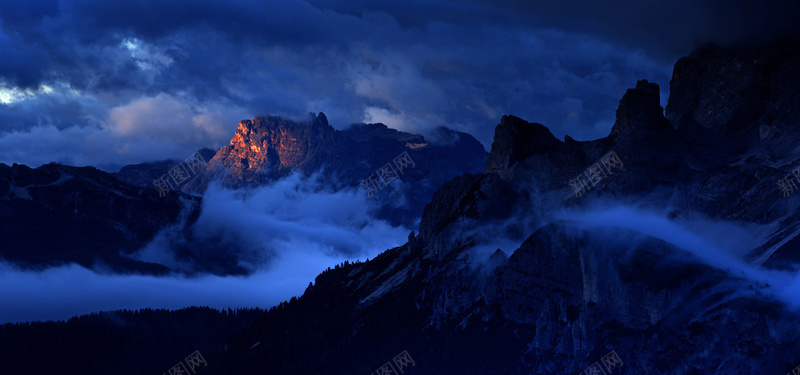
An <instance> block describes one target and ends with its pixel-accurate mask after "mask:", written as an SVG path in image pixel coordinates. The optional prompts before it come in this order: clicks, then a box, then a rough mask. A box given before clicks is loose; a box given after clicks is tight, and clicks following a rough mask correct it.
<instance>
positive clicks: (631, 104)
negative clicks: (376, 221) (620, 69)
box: [609, 80, 664, 136]
mask: <svg viewBox="0 0 800 375" xmlns="http://www.w3.org/2000/svg"><path fill="white" fill-rule="evenodd" d="M663 118H664V109H663V108H661V95H660V94H659V89H658V84H655V83H652V82H648V81H647V80H640V81H637V82H636V87H634V88H632V89H628V91H626V92H625V95H624V96H623V97H622V99H621V100H620V101H619V107H617V121H616V122H615V123H614V126H613V127H612V128H611V133H610V134H609V135H610V136H616V135H618V134H620V133H621V132H624V131H625V130H626V129H630V128H633V127H642V126H653V125H661V124H663V123H664V121H663Z"/></svg>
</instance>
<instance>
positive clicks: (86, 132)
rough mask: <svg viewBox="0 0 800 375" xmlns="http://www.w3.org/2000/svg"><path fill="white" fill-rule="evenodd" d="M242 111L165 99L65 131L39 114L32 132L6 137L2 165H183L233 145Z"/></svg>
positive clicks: (1, 142)
mask: <svg viewBox="0 0 800 375" xmlns="http://www.w3.org/2000/svg"><path fill="white" fill-rule="evenodd" d="M48 95H53V96H58V95H62V93H53V94H48ZM55 100H57V99H55ZM41 103H42V101H39V102H38V104H41ZM240 111H241V110H240V109H237V108H236V107H233V106H232V107H225V106H223V105H221V104H214V103H212V104H210V105H197V104H193V103H192V100H191V99H190V98H179V97H174V96H171V95H168V94H159V95H156V96H153V97H140V98H137V99H134V100H132V101H131V102H129V103H125V104H122V105H119V106H116V107H113V108H110V110H109V112H108V115H107V117H96V116H104V114H103V113H97V114H95V115H88V114H87V115H85V116H82V117H83V118H84V119H85V121H86V122H87V123H89V124H92V125H86V126H78V125H68V126H64V124H63V123H61V122H60V121H59V123H56V122H55V121H57V120H59V119H58V117H54V116H51V115H49V114H47V113H45V114H39V115H37V116H36V118H35V120H36V125H32V126H31V127H29V128H28V129H25V130H23V129H18V130H12V131H8V132H5V133H0V163H6V164H12V163H24V164H29V165H31V166H34V167H35V166H39V165H42V164H46V163H49V162H53V161H55V162H60V163H62V164H69V165H79V166H83V165H93V166H96V167H100V168H103V169H106V170H109V171H116V170H117V169H119V167H121V166H122V165H125V164H132V163H138V162H141V161H147V160H163V159H170V158H172V159H182V158H185V157H186V156H187V155H191V154H193V153H194V152H195V151H196V150H197V149H199V148H201V147H204V146H208V147H217V148H218V147H221V146H222V145H224V144H227V143H228V140H229V139H230V137H231V135H230V134H229V124H231V123H235V121H238V120H234V119H236V118H239V117H241V116H238V115H237V113H238V112H240ZM61 120H63V118H62V119H61Z"/></svg>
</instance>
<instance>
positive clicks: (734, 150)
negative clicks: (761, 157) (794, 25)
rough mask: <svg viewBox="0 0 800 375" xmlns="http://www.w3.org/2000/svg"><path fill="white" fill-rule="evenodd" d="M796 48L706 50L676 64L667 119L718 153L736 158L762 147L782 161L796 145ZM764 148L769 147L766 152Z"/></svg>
mask: <svg viewBox="0 0 800 375" xmlns="http://www.w3.org/2000/svg"><path fill="white" fill-rule="evenodd" d="M799 67H800V48H798V43H795V42H786V43H783V44H779V45H776V46H773V47H772V48H770V49H760V48H759V49H756V48H722V47H719V46H714V45H709V46H706V47H704V48H701V49H699V50H697V51H695V52H693V53H692V54H690V55H689V56H687V57H683V58H681V59H680V60H678V62H677V63H676V64H675V69H674V70H673V75H672V80H671V81H670V91H671V92H679V93H680V95H672V96H670V98H669V103H668V104H667V108H666V113H667V118H668V119H669V120H670V121H671V122H672V125H673V126H674V127H675V128H676V129H678V130H680V131H681V132H682V134H684V135H685V136H686V137H687V138H690V139H692V140H693V141H695V142H698V143H702V144H703V145H704V146H706V147H708V148H711V149H712V150H713V151H715V152H717V153H722V154H725V155H729V154H733V156H735V155H739V154H741V153H743V152H746V150H749V149H752V148H753V147H755V146H757V145H761V144H762V143H764V142H766V145H762V146H765V147H764V149H766V150H769V152H770V153H772V154H774V155H776V156H778V157H781V156H786V155H787V154H788V153H791V152H792V151H793V150H794V147H796V146H795V145H796V143H797V141H798V137H799V135H798V132H797V131H796V124H797V122H798V120H800V110H798V107H797V103H798V101H800V87H798V85H797V84H796V82H797V81H798V79H800V68H799ZM767 146H768V147H767Z"/></svg>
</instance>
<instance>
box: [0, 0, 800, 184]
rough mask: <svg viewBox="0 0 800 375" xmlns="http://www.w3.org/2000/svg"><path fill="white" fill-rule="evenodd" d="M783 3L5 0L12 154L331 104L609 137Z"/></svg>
mask: <svg viewBox="0 0 800 375" xmlns="http://www.w3.org/2000/svg"><path fill="white" fill-rule="evenodd" d="M783 3H784V2H781V1H772V2H769V1H768V2H762V3H759V4H750V3H748V2H744V1H729V2H724V3H721V2H714V1H688V0H678V1H654V0H649V1H628V0H626V1H621V0H614V1H605V2H602V4H600V3H597V2H592V1H584V0H568V1H561V2H558V4H552V3H550V4H548V3H545V2H528V3H524V4H523V3H521V2H513V1H491V2H490V1H481V0H468V1H459V2H455V1H450V0H444V1H443V0H434V1H418V0H411V1H382V2H367V1H361V0H357V1H344V0H309V1H300V0H274V1H267V2H264V1H250V0H245V1H241V0H240V1H231V2H224V3H223V2H213V1H208V0H194V1H163V0H143V1H113V2H110V1H96V0H73V1H57V0H33V1H25V2H17V1H15V2H12V1H8V0H0V55H2V58H0V163H7V164H10V163H14V162H16V163H23V164H28V165H31V166H38V165H41V164H44V163H47V162H51V161H57V162H61V163H64V164H71V165H94V166H97V167H100V168H102V169H106V170H110V171H113V170H116V169H117V168H119V167H120V166H121V165H124V164H129V163H138V162H143V161H148V160H158V159H165V158H183V157H186V155H190V154H191V153H192V152H193V151H194V150H196V149H198V148H201V147H212V148H217V147H221V146H223V145H225V144H227V143H228V141H229V140H230V138H231V137H232V135H233V132H234V131H235V129H236V125H237V124H238V122H239V121H240V120H242V119H246V118H252V117H253V116H255V115H266V114H277V115H283V116H287V117H292V118H305V116H306V114H307V113H308V112H319V111H322V112H325V114H326V115H327V117H328V119H329V120H330V122H331V124H332V125H333V126H334V127H336V128H344V127H346V126H348V125H349V124H351V123H354V122H383V123H385V124H387V125H389V126H390V127H394V128H397V129H401V130H406V131H410V132H415V133H421V134H423V135H424V134H426V132H428V131H429V130H430V129H433V128H435V127H437V126H441V125H444V126H448V127H451V128H455V129H458V130H462V131H466V132H469V133H471V134H473V135H474V136H476V137H477V138H478V139H479V140H480V141H481V142H482V143H483V144H484V146H485V147H486V148H487V150H488V149H489V148H490V146H491V137H492V135H493V132H494V126H495V125H496V124H497V123H498V122H499V120H500V117H501V116H502V115H504V114H513V115H516V116H519V117H522V118H524V119H526V120H528V121H534V122H540V123H542V124H544V125H546V126H548V127H550V128H551V130H552V131H553V133H554V134H555V135H556V136H557V137H559V138H563V136H564V135H565V134H569V135H571V136H573V137H574V138H576V139H579V140H587V139H595V138H599V137H603V136H605V135H607V134H608V132H609V131H610V129H611V125H612V123H613V121H614V111H615V110H616V107H617V104H618V101H619V99H620V98H621V97H622V95H623V94H624V92H625V90H626V89H627V88H630V87H633V86H634V85H635V84H636V81H637V80H639V79H647V80H649V81H652V82H656V83H658V84H659V85H660V86H661V91H662V102H663V103H665V102H666V96H667V94H668V92H669V87H668V83H669V79H670V75H671V70H672V64H673V63H674V62H675V60H676V59H677V58H679V57H680V56H683V55H686V54H688V53H689V52H691V50H692V49H693V48H695V47H696V46H698V45H700V44H703V43H707V42H711V41H713V42H717V43H731V42H741V41H744V42H753V41H760V40H762V39H765V38H772V37H775V36H776V35H782V34H785V33H786V32H788V31H791V30H793V29H795V28H796V27H797V26H796V25H795V24H796V22H794V19H792V18H793V17H794V15H796V14H798V13H797V12H796V9H791V8H796V7H797V6H795V5H784V4H783ZM785 3H787V4H788V2H785Z"/></svg>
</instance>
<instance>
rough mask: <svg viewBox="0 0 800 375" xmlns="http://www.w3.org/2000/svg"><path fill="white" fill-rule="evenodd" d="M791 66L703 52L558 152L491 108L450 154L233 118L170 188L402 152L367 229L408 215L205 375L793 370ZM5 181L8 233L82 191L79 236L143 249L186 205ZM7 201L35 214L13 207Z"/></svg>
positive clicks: (52, 172) (42, 179)
mask: <svg viewBox="0 0 800 375" xmlns="http://www.w3.org/2000/svg"><path fill="white" fill-rule="evenodd" d="M798 63H800V48H798V47H797V44H794V43H787V44H782V45H777V46H773V47H771V48H769V49H734V48H721V47H716V46H707V47H704V48H701V49H699V50H697V51H695V52H693V53H692V54H691V55H689V56H687V57H684V58H682V59H680V60H679V61H678V62H677V63H676V64H675V68H674V73H673V77H672V81H671V82H670V97H669V100H668V104H667V107H666V111H665V110H664V109H663V108H662V107H661V105H660V97H659V88H658V86H657V85H656V84H655V83H651V82H648V81H645V80H643V81H639V82H637V83H636V85H635V87H634V88H631V89H629V90H628V91H627V92H626V93H625V95H624V96H623V97H622V99H621V100H620V103H619V106H618V108H617V112H616V121H615V123H614V125H613V127H612V129H611V131H610V133H609V135H608V136H607V137H605V138H602V139H598V140H594V141H584V142H579V141H576V140H574V139H572V138H570V137H568V136H567V137H565V139H564V140H563V141H561V140H559V139H557V138H555V137H554V136H553V135H552V133H551V132H550V131H549V130H548V128H547V127H545V126H544V125H541V124H537V123H530V122H527V121H525V120H523V119H520V118H517V117H514V116H503V118H502V119H501V121H500V124H498V125H497V127H496V130H495V135H494V142H493V144H492V147H491V152H490V153H489V154H488V155H487V154H485V152H484V151H483V148H482V147H480V144H479V143H477V141H475V140H474V138H472V137H471V136H469V135H466V134H464V133H458V132H454V131H451V130H446V129H441V130H440V131H441V132H445V133H447V134H446V135H449V137H437V138H451V139H454V142H453V143H452V144H446V145H444V144H441V145H436V144H431V143H429V142H427V141H425V139H424V138H423V137H422V136H419V135H413V134H408V133H403V132H397V131H393V130H391V129H388V128H386V127H385V126H382V125H379V124H372V125H357V126H353V127H351V128H350V129H347V130H344V131H337V130H334V129H333V128H332V127H331V126H330V125H329V124H328V123H327V119H326V118H325V116H324V115H323V114H318V115H311V116H310V117H309V119H308V121H306V122H302V123H299V122H293V121H289V120H286V119H282V118H279V117H256V118H255V119H253V120H252V121H250V120H245V121H242V122H241V123H240V124H239V127H238V129H237V131H236V134H235V136H234V137H233V139H232V140H231V144H230V145H228V146H225V147H223V148H222V149H221V150H219V151H218V152H217V153H216V155H215V156H214V157H213V158H212V159H211V161H210V163H209V164H208V166H207V167H206V169H205V171H204V172H203V173H202V174H201V175H199V177H198V178H197V179H195V180H194V181H193V182H192V184H191V186H189V187H187V189H196V190H197V191H201V190H202V188H203V187H204V186H205V185H206V184H208V183H209V181H212V180H214V179H215V178H216V179H219V180H220V181H222V183H223V184H225V185H227V186H229V187H231V188H238V189H249V188H253V187H256V186H260V185H263V184H268V183H270V182H271V181H275V180H277V179H281V178H284V177H286V176H287V175H288V174H290V173H292V172H295V171H300V172H302V173H305V174H311V173H322V174H324V175H325V176H327V178H328V179H329V180H330V181H331V184H332V185H333V186H336V187H337V188H344V187H350V188H353V187H359V186H360V185H361V183H362V182H363V181H364V179H367V178H369V177H370V176H372V175H373V174H374V173H376V171H378V170H379V169H380V168H382V167H383V166H385V165H386V164H390V163H392V162H393V161H394V159H395V158H396V157H398V156H399V155H401V154H402V153H407V154H408V156H409V157H410V158H411V159H412V160H413V161H414V164H415V166H414V167H413V168H408V169H407V170H405V171H404V173H403V175H402V177H401V179H402V180H403V184H405V185H404V186H406V187H407V188H408V189H409V190H407V191H411V192H413V193H412V194H411V195H410V198H409V201H408V202H409V204H408V206H407V207H400V208H396V207H395V208H393V207H391V205H387V207H384V208H383V209H382V211H381V213H380V215H381V217H382V218H385V219H386V220H389V221H391V222H394V223H409V222H412V221H413V220H414V218H415V217H418V216H419V215H420V214H421V220H420V221H419V225H418V231H415V232H413V233H411V235H410V236H409V238H408V242H407V243H406V244H404V245H402V246H399V247H396V248H392V249H388V250H386V251H385V252H383V253H382V254H381V255H379V256H378V257H376V258H374V259H371V260H369V261H367V262H355V263H350V262H347V263H344V264H341V265H337V266H334V267H333V268H331V269H328V270H325V271H324V272H322V273H321V274H320V275H319V276H318V277H317V278H316V280H315V282H314V283H313V285H309V287H308V288H307V289H306V291H305V293H304V294H303V296H302V297H300V298H292V300H290V301H288V302H285V303H282V304H280V305H279V306H276V307H274V308H272V309H270V310H269V311H268V312H266V313H265V314H263V316H261V317H260V318H258V319H257V320H255V322H254V323H253V324H252V325H251V326H250V327H249V328H247V329H244V330H242V331H240V332H239V333H238V334H236V335H234V336H231V337H230V338H229V339H228V340H227V341H226V345H227V346H226V349H225V350H223V351H221V352H216V353H213V354H212V355H210V356H209V358H212V359H210V360H209V361H208V367H207V368H204V369H203V370H202V371H203V372H202V373H206V374H244V373H264V374H316V373H323V374H359V373H362V374H368V373H384V374H386V373H392V374H393V373H400V372H399V371H401V370H402V373H403V374H560V373H569V374H575V373H585V374H592V373H606V374H659V375H663V374H675V375H677V374H709V373H714V374H784V373H787V372H789V371H791V369H792V368H794V367H795V366H797V365H800V312H799V311H798V306H800V304H798V303H797V302H796V301H798V300H800V299H797V298H798V297H800V291H798V285H800V284H798V281H797V280H798V278H797V275H796V270H797V269H798V263H800V250H799V249H798V240H800V238H798V235H800V216H798V215H800V214H798V212H797V210H796V208H797V207H798V206H800V194H798V193H797V190H800V189H798V188H797V186H800V172H797V173H795V172H794V171H795V170H796V169H795V168H797V167H800V149H798V148H797V144H798V142H797V141H798V138H800V130H798V124H800V64H798ZM390 166H391V164H390ZM395 166H397V165H396V164H395ZM478 166H480V168H479V169H480V170H477V171H476V168H478ZM3 168H5V169H0V178H2V179H0V196H2V197H4V198H3V199H2V200H0V212H4V211H3V210H5V212H8V213H7V214H5V215H6V216H2V217H4V218H8V219H7V220H9V222H11V221H12V220H15V221H16V222H19V223H21V224H18V225H19V226H20V228H22V227H24V223H33V222H35V220H39V219H38V217H45V216H47V214H48V213H49V212H51V211H47V210H55V211H54V212H57V213H58V215H60V216H58V217H57V220H56V219H50V220H52V222H53V225H60V224H59V223H62V220H63V222H65V223H70V224H69V225H77V224H74V223H78V221H76V220H77V219H74V218H71V217H70V216H69V215H76V214H75V213H74V211H70V209H71V208H72V206H71V205H73V204H75V203H74V202H75V201H76V200H75V199H74V198H69V197H83V199H84V200H83V201H80V200H78V202H79V208H80V207H84V208H83V211H81V209H78V212H87V211H88V213H84V214H83V215H86V218H85V219H81V220H84V221H87V223H88V224H87V225H94V226H98V225H99V226H98V227H99V228H106V229H105V230H106V231H108V232H109V233H110V231H111V229H110V228H112V227H118V226H117V224H118V223H119V224H122V225H123V227H122V228H118V229H117V232H119V233H120V234H119V235H117V236H118V237H119V238H117V237H115V239H113V240H109V241H108V243H110V244H117V243H122V242H123V239H122V237H123V236H124V235H126V234H127V235H128V236H129V237H130V238H135V239H138V241H140V242H139V243H141V241H145V240H146V239H147V238H149V237H148V236H152V234H153V233H154V231H155V230H157V228H158V227H159V226H160V225H165V224H166V223H170V222H174V220H175V217H176V216H177V215H178V211H179V208H178V207H179V204H178V200H179V199H184V198H187V197H188V196H186V195H184V194H182V193H177V192H173V193H170V194H168V195H167V196H166V197H165V198H158V196H157V194H156V193H155V190H154V189H152V188H138V189H137V188H135V187H133V186H132V185H129V184H126V183H122V182H119V181H117V180H115V179H113V178H112V177H111V176H110V175H108V174H105V173H102V172H99V171H96V170H93V169H80V168H72V167H64V166H58V165H48V166H43V167H41V168H39V169H37V170H31V169H28V168H26V167H22V166H16V165H15V166H14V167H7V166H3ZM4 170H5V171H6V172H3V171H4ZM128 170H130V168H129V169H128ZM154 173H155V172H154ZM156 174H157V173H156ZM26 176H37V177H35V178H34V177H26ZM69 176H73V177H69ZM398 177H399V174H398ZM793 178H794V179H795V180H792V179H793ZM70 181H72V182H70ZM781 181H782V182H781ZM78 182H80V183H79V184H77V183H78ZM74 184H76V185H74ZM792 184H795V185H796V186H795V187H794V188H792V186H793V185H792ZM387 186H388V185H387ZM48 191H51V192H50V193H49V195H48V194H45V193H46V192H48ZM84 191H89V192H92V194H94V195H92V196H96V197H97V200H93V201H92V202H93V205H91V206H90V207H94V208H93V209H92V210H89V207H85V206H80V202H87V199H88V198H86V194H88V193H84ZM43 192H44V193H43ZM382 192H383V193H388V192H389V191H387V190H379V191H376V192H374V195H375V198H376V199H380V194H381V193H382ZM188 199H189V201H190V202H195V200H193V199H199V198H190V197H189V198H188ZM161 201H164V202H167V203H168V205H166V206H164V208H163V210H166V211H167V212H169V213H170V214H167V213H164V212H160V213H159V212H154V213H150V212H148V213H147V214H148V215H155V217H154V218H151V219H149V221H147V223H146V224H147V225H145V227H144V228H141V229H140V231H138V232H136V231H132V229H130V228H131V227H133V225H134V224H132V223H128V222H126V221H125V220H122V219H115V220H114V221H109V220H106V221H103V220H100V218H109V217H112V218H116V217H117V216H110V215H122V216H123V217H129V216H130V215H132V212H134V211H135V212H146V210H147V209H148V208H150V207H152V205H154V204H156V202H161ZM122 203H124V204H122ZM83 204H85V203H83ZM115 204H117V205H115ZM120 204H122V206H121V207H120V206H118V205H120ZM23 205H26V206H25V207H27V206H35V207H36V209H35V210H33V212H39V214H37V215H39V216H37V217H35V218H31V219H28V218H27V217H26V216H23V215H21V214H19V212H21V210H22V207H23ZM168 207H169V208H168ZM101 209H102V210H101ZM10 210H13V211H10ZM78 215H80V214H78ZM104 215H105V216H104ZM19 217H22V218H23V219H19ZM12 218H14V219H12ZM89 220H95V221H96V222H102V224H95V222H94V221H89ZM188 222H189V223H191V220H189V221H188ZM136 225H143V224H136ZM4 228H5V227H4ZM137 228H139V227H137ZM56 233H60V234H63V233H66V232H56ZM34 234H35V233H34ZM134 234H136V236H134ZM12 235H13V233H12V231H9V232H7V233H5V234H4V238H5V236H9V237H11V236H12ZM31 235H33V234H31ZM63 235H65V236H66V234H63ZM18 241H21V242H24V238H23V239H19V240H18ZM114 241H118V242H114ZM114 246H117V245H114ZM97 251H98V252H101V250H97ZM7 254H12V255H13V254H15V253H14V252H13V251H8V250H5V251H4V252H3V253H2V254H0V255H2V256H4V257H6V256H8V255H7ZM68 255H69V254H67V255H63V256H61V258H59V259H62V260H65V259H69V256H68ZM50 256H51V254H49V253H45V254H44V255H42V256H41V257H40V258H37V259H40V261H41V262H44V261H45V260H47V261H48V262H51V261H50V258H49V257H50ZM27 261H29V262H32V263H34V264H37V262H36V261H35V260H27ZM148 266H149V265H148ZM120 267H121V266H120ZM142 332H146V331H142ZM0 344H1V343H0ZM31 350H33V348H31ZM400 353H406V354H407V355H408V356H409V357H410V358H413V364H412V363H411V362H408V361H407V360H408V358H407V357H405V356H400V357H398V355H399V354H400ZM612 353H613V355H612ZM100 355H102V354H100ZM397 358H400V359H401V361H400V362H398V361H397ZM388 367H392V368H393V371H395V372H385V371H384V370H380V369H381V368H383V369H386V368H388ZM595 370H597V371H595ZM600 371H602V372H600ZM85 373H90V372H85ZM95 373H100V372H95Z"/></svg>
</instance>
